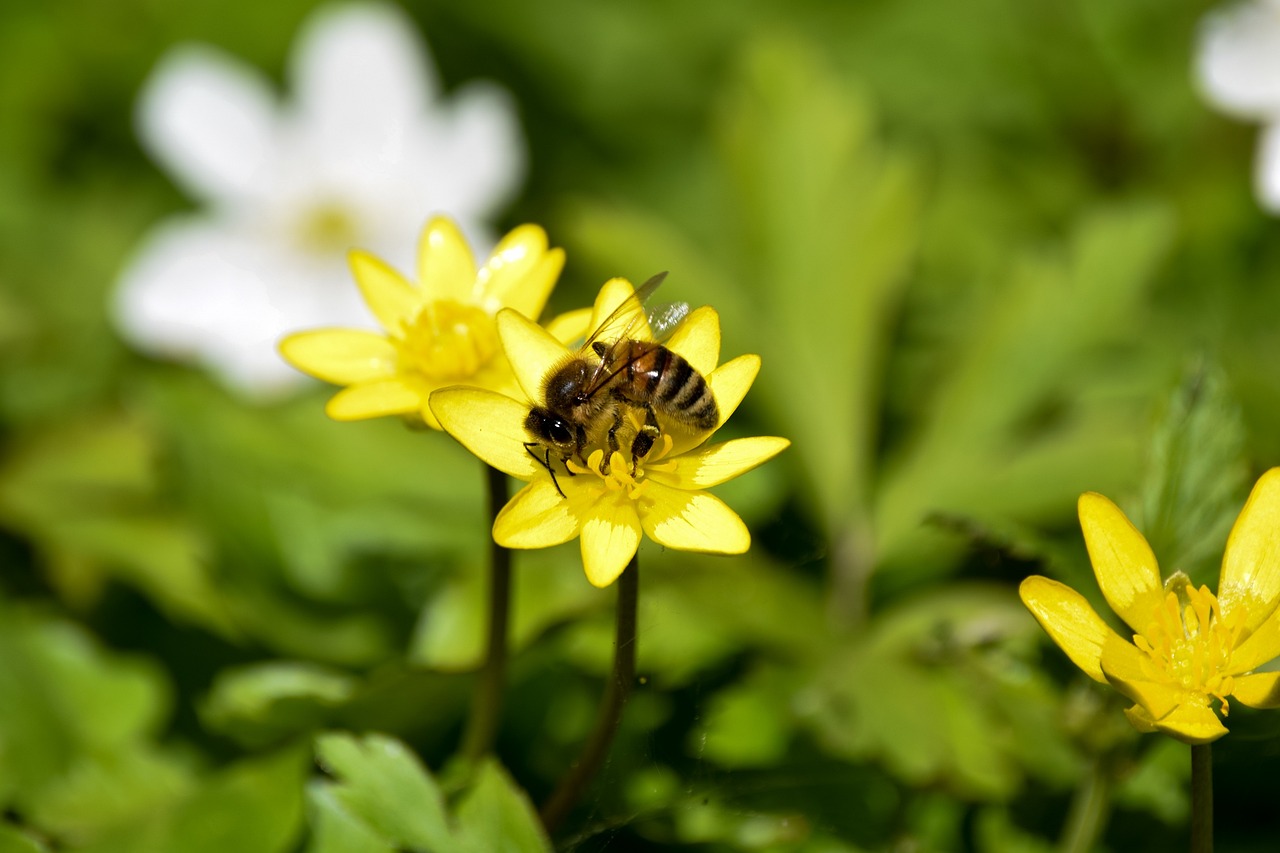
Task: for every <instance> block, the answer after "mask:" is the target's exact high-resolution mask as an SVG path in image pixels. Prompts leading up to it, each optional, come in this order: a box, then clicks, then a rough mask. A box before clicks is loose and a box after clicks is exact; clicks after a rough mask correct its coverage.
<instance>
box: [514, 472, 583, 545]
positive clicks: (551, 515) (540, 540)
mask: <svg viewBox="0 0 1280 853" xmlns="http://www.w3.org/2000/svg"><path fill="white" fill-rule="evenodd" d="M573 510H574V506H573V505H572V504H571V503H570V502H569V501H568V500H566V499H565V498H563V497H561V496H560V493H559V492H558V491H556V487H555V485H554V484H553V483H552V482H551V478H550V477H538V478H537V479H535V480H534V481H533V482H532V483H530V484H529V485H527V486H525V487H524V488H523V489H521V490H520V491H519V492H517V493H516V496H515V497H513V498H512V499H511V500H510V501H509V502H508V503H507V505H506V506H504V507H503V508H502V510H501V511H500V512H499V513H498V517H497V518H496V519H494V522H493V541H495V542H497V543H498V544H499V545H501V546H502V547H504V548H549V547H551V546H552V545H559V544H561V543H563V542H568V541H569V540H570V539H572V538H574V537H575V536H577V535H578V531H579V530H580V529H581V527H582V521H581V518H580V517H579V516H578V515H577V514H576V513H575V512H574V511H573Z"/></svg>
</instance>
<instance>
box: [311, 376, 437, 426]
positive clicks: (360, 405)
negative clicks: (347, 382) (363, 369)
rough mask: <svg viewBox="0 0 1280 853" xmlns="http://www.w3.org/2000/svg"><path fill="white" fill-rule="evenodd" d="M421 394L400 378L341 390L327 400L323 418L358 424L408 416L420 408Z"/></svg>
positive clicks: (417, 389)
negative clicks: (363, 421)
mask: <svg viewBox="0 0 1280 853" xmlns="http://www.w3.org/2000/svg"><path fill="white" fill-rule="evenodd" d="M422 396H423V395H422V391H421V390H420V389H419V388H417V387H415V386H414V385H412V384H411V383H409V382H407V381H406V380H404V379H402V378H394V379H383V380H379V381H375V382H366V383H363V384H360V385H352V386H351V387H350V388H344V389H343V390H341V391H339V392H338V393H337V394H335V395H333V397H332V398H331V399H330V400H329V403H328V405H326V406H325V407H324V411H325V414H327V415H328V416H329V417H331V418H333V419H334V420H335V421H359V420H364V419H365V418H378V417H382V416H383V415H407V414H411V413H414V412H417V411H418V410H419V409H421V408H422Z"/></svg>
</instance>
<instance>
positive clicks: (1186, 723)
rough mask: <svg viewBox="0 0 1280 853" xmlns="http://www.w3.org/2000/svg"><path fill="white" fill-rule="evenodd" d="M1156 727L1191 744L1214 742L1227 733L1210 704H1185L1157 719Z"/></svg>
mask: <svg viewBox="0 0 1280 853" xmlns="http://www.w3.org/2000/svg"><path fill="white" fill-rule="evenodd" d="M1155 725H1156V728H1157V729H1158V730H1160V731H1162V732H1164V733H1165V734H1167V735H1170V736H1172V737H1175V738H1177V739H1178V740H1180V741H1182V742H1183V743H1189V744H1191V745H1193V746H1194V745H1197V744H1203V743H1212V742H1213V741H1215V740H1217V739H1218V738H1220V737H1222V736H1223V735H1225V734H1226V733H1227V727H1226V726H1224V725H1222V720H1219V719H1218V715H1217V714H1215V713H1214V712H1213V709H1212V708H1210V707H1209V706H1208V705H1193V704H1185V705H1179V706H1178V707H1177V708H1174V709H1173V710H1172V711H1170V712H1169V714H1168V715H1167V716H1165V717H1162V718H1159V719H1157V720H1156V721H1155Z"/></svg>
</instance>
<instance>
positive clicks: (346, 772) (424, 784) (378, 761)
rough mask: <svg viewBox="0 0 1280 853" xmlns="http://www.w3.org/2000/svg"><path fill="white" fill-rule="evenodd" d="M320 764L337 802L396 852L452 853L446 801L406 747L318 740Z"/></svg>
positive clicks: (385, 740)
mask: <svg viewBox="0 0 1280 853" xmlns="http://www.w3.org/2000/svg"><path fill="white" fill-rule="evenodd" d="M316 760H317V761H318V762H319V763H320V765H321V766H322V767H323V768H324V769H325V770H326V771H327V772H328V773H329V774H330V775H331V776H333V777H334V779H335V780H336V781H335V782H334V783H332V785H331V786H330V787H331V792H332V795H333V798H334V800H335V801H336V802H337V803H339V804H340V805H341V806H342V808H343V809H344V810H345V811H346V812H347V813H348V814H350V815H351V816H352V817H353V818H355V819H357V820H359V821H361V822H363V823H364V824H366V825H367V826H368V827H369V828H370V829H371V830H373V831H374V832H376V833H377V835H378V837H380V838H381V839H383V840H384V841H386V842H387V843H389V844H391V845H392V846H395V847H408V848H413V849H421V850H430V851H436V850H452V849H454V847H453V845H454V844H455V843H456V840H455V838H454V835H453V833H452V831H451V830H450V827H449V821H448V817H447V815H446V813H445V806H444V797H443V795H442V794H441V792H440V788H439V786H437V785H436V782H435V780H434V779H433V778H432V777H431V774H430V773H428V772H427V770H426V768H425V767H423V766H422V763H421V762H420V761H419V760H418V758H417V756H415V755H414V754H413V753H412V752H410V751H409V750H408V749H407V748H406V747H405V746H404V745H403V744H402V743H400V742H399V741H397V740H393V739H392V738H389V737H386V736H383V735H376V734H371V735H366V736H364V737H355V736H353V735H348V734H341V733H331V734H325V735H320V736H319V737H317V738H316Z"/></svg>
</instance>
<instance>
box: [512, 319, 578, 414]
mask: <svg viewBox="0 0 1280 853" xmlns="http://www.w3.org/2000/svg"><path fill="white" fill-rule="evenodd" d="M497 322H498V338H499V339H500V340H501V341H502V349H503V350H504V351H505V352H506V354H507V360H508V361H510V362H511V369H512V371H513V372H514V373H515V375H516V381H517V382H519V383H520V388H521V389H522V390H523V391H524V393H525V396H526V397H528V398H529V399H530V400H537V401H541V400H542V399H543V396H544V395H543V392H542V385H543V382H544V381H545V380H546V377H547V374H548V373H550V372H551V370H552V369H553V368H555V367H557V366H558V365H560V364H561V363H563V362H565V361H567V360H568V359H569V358H570V357H571V354H570V352H569V350H568V349H566V348H565V345H564V344H562V343H560V342H559V341H558V340H556V339H555V338H553V337H552V336H551V334H550V333H549V332H547V330H546V329H544V328H542V327H541V326H539V325H538V324H537V323H535V322H533V321H532V320H530V319H528V318H527V317H524V316H522V315H521V314H519V313H517V312H515V311H512V310H510V309H507V310H504V311H499V312H498V318H497ZM526 414H528V413H527V412H526Z"/></svg>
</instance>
